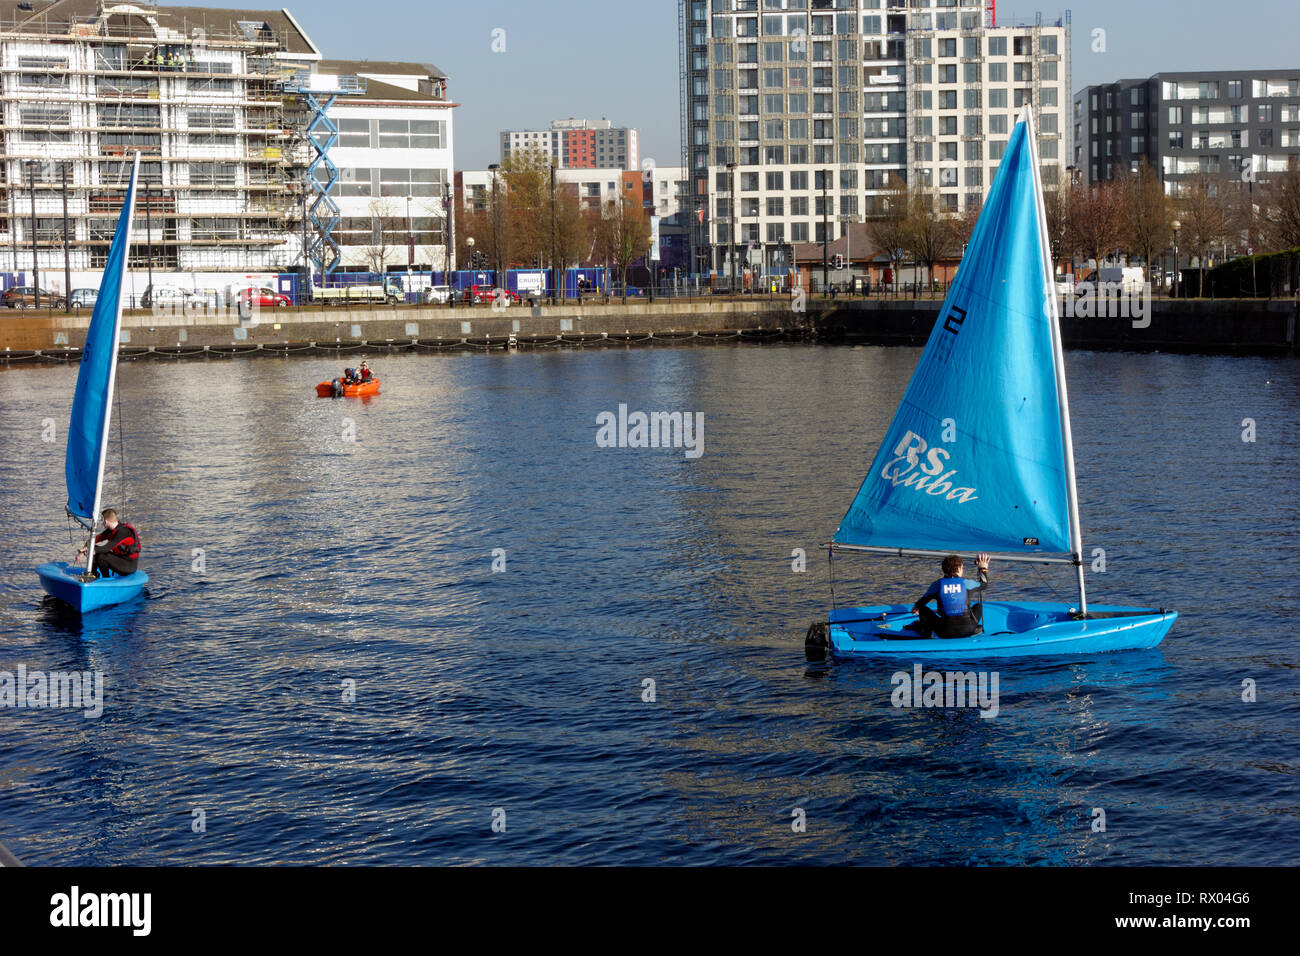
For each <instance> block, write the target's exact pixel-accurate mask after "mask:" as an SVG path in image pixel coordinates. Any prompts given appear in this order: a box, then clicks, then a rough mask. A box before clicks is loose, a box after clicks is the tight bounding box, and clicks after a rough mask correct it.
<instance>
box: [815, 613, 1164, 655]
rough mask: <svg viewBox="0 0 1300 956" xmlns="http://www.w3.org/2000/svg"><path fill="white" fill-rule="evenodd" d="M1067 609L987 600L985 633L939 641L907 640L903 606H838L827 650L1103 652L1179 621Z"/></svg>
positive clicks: (1153, 638) (1157, 637)
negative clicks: (1074, 616) (1074, 613)
mask: <svg viewBox="0 0 1300 956" xmlns="http://www.w3.org/2000/svg"><path fill="white" fill-rule="evenodd" d="M1071 610H1072V607H1071V606H1070V605H1068V604H1055V603H1046V602H1030V601H1024V602H1019V601H1018V602H1002V601H996V602H995V601H987V602H985V604H984V633H983V634H976V635H975V636H973V637H962V638H949V639H943V640H940V639H936V638H910V639H909V638H908V637H907V634H908V631H906V630H904V628H905V627H906V625H908V624H911V623H913V622H914V621H916V614H914V613H913V612H912V611H911V610H910V609H909V608H908V607H907V606H906V605H902V604H892V605H880V606H877V607H856V608H842V609H839V610H836V611H832V612H831V615H830V618H829V621H830V624H829V626H828V627H827V631H826V637H827V640H828V648H827V649H828V650H829V651H830V654H831V656H832V657H834V658H835V659H837V660H845V659H849V658H855V657H867V658H871V657H875V658H882V657H883V658H900V657H907V658H925V659H927V660H930V659H949V660H951V659H963V660H970V659H975V658H982V657H1040V656H1045V655H1053V654H1070V655H1080V654H1082V655H1090V654H1105V653H1108V652H1110V651H1128V650H1137V649H1141V648H1148V647H1155V646H1156V645H1157V644H1159V643H1160V642H1161V641H1162V640H1164V637H1165V635H1166V634H1168V633H1169V629H1170V628H1171V627H1173V624H1174V621H1175V620H1177V618H1178V612H1177V611H1165V610H1156V609H1154V608H1131V607H1115V606H1110V605H1100V606H1096V607H1090V608H1089V614H1090V615H1091V614H1094V613H1095V614H1099V615H1113V616H1109V617H1097V618H1093V617H1089V618H1088V620H1084V621H1076V620H1071V619H1070V612H1071ZM810 646H811V644H810Z"/></svg>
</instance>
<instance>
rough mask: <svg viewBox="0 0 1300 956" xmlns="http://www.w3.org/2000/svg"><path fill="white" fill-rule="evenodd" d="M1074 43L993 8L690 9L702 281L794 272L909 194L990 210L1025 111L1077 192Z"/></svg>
mask: <svg viewBox="0 0 1300 956" xmlns="http://www.w3.org/2000/svg"><path fill="white" fill-rule="evenodd" d="M1069 37H1070V25H1069V19H1068V15H1067V16H1066V17H1065V18H1063V19H1061V20H1053V21H1051V22H1044V20H1043V19H1042V18H1041V17H1039V16H1035V17H1034V18H1033V19H1032V20H1031V21H1029V22H1023V23H1015V24H1002V23H998V22H997V21H996V19H995V15H994V12H993V8H992V5H991V4H989V5H986V4H984V3H982V2H979V0H913V2H912V3H910V5H908V6H906V7H904V6H902V5H901V3H899V4H895V3H890V2H887V0H761V3H760V0H681V3H680V6H679V47H680V55H681V66H682V142H683V164H684V165H685V166H686V167H687V169H688V170H689V176H688V178H687V183H686V192H685V195H684V198H683V205H684V207H685V208H686V211H687V213H688V216H689V217H690V218H693V219H694V226H693V229H694V236H693V245H694V246H695V249H696V256H695V268H696V269H699V270H702V271H707V270H709V269H713V270H716V271H717V272H718V273H719V274H727V273H728V271H729V268H730V266H731V262H730V257H731V256H732V255H738V256H740V257H741V258H742V260H743V265H744V266H746V267H751V268H752V267H755V266H758V267H760V268H762V269H763V270H764V271H774V272H776V271H783V270H785V269H788V268H790V266H791V252H792V247H793V244H794V243H803V242H810V241H813V242H821V241H822V240H823V235H827V234H828V235H829V240H832V241H833V240H834V239H836V238H838V237H839V236H840V235H842V234H843V232H844V226H845V225H846V224H847V223H849V222H854V221H859V220H861V219H862V218H863V217H864V216H865V215H866V214H868V213H869V211H870V210H871V209H872V207H873V203H877V202H879V201H880V200H881V198H882V197H883V196H884V194H886V193H887V192H888V191H889V188H890V185H891V183H892V182H894V181H895V180H896V179H897V180H899V181H902V182H906V183H909V184H913V185H919V186H924V187H928V188H932V189H934V190H935V192H936V195H937V196H938V201H939V203H940V206H941V208H943V209H945V210H947V211H949V212H951V213H954V214H956V213H960V212H962V211H964V210H966V209H968V208H970V207H971V206H972V205H973V204H974V205H977V204H978V203H979V202H980V201H981V200H982V197H983V194H984V191H985V190H986V189H987V188H988V186H989V184H990V182H991V181H992V175H993V173H994V171H995V170H996V168H997V164H998V161H999V160H1000V159H1001V155H1002V150H1003V149H1004V148H1005V146H1006V142H1007V139H1008V137H1009V134H1010V130H1011V127H1012V126H1013V125H1014V121H1015V116H1016V114H1017V113H1018V112H1019V109H1020V107H1021V106H1023V105H1025V104H1030V105H1032V106H1033V108H1034V109H1035V111H1036V114H1037V121H1038V128H1039V150H1040V155H1041V157H1042V160H1043V178H1044V182H1045V184H1046V185H1048V186H1051V185H1052V184H1054V183H1057V182H1061V181H1063V180H1064V178H1065V177H1064V169H1065V165H1066V163H1068V161H1069V160H1068V157H1069V154H1070V150H1069V143H1068V135H1069V132H1070V127H1069V124H1068V123H1066V122H1065V118H1064V113H1065V111H1066V110H1067V109H1068V101H1069V90H1070V79H1069V78H1070V62H1069ZM733 199H734V202H733Z"/></svg>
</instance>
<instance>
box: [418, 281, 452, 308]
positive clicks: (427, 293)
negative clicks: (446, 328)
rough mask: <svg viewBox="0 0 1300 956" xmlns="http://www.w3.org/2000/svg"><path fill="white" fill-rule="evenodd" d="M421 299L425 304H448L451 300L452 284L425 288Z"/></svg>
mask: <svg viewBox="0 0 1300 956" xmlns="http://www.w3.org/2000/svg"><path fill="white" fill-rule="evenodd" d="M421 301H422V302H423V303H424V304H425V305H446V304H447V303H448V302H450V301H451V286H449V285H431V286H429V288H427V289H425V290H424V294H423V295H422V296H421Z"/></svg>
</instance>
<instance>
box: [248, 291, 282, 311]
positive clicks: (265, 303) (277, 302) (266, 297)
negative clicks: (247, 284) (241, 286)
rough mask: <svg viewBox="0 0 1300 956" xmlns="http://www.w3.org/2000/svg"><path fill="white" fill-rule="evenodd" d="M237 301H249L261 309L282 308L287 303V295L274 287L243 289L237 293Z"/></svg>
mask: <svg viewBox="0 0 1300 956" xmlns="http://www.w3.org/2000/svg"><path fill="white" fill-rule="evenodd" d="M239 301H240V302H241V303H243V302H251V303H252V304H253V305H256V306H257V307H258V308H261V309H266V308H272V309H275V308H280V309H282V308H284V307H285V306H287V305H288V304H289V297H288V296H287V295H281V294H280V293H278V292H276V291H275V290H274V289H266V288H262V289H245V290H244V291H243V292H241V293H239Z"/></svg>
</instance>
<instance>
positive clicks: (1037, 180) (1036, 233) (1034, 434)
mask: <svg viewBox="0 0 1300 956" xmlns="http://www.w3.org/2000/svg"><path fill="white" fill-rule="evenodd" d="M830 548H831V552H832V556H833V555H834V554H836V553H850V552H863V553H876V554H895V555H913V556H933V557H936V558H938V557H943V556H944V555H946V554H949V553H958V554H965V555H970V554H973V553H976V552H980V551H984V552H990V553H992V554H993V557H994V559H995V560H999V561H1024V562H1031V563H1041V564H1069V565H1073V566H1074V567H1075V570H1076V573H1077V575H1078V588H1079V599H1078V601H1077V603H1074V604H1065V603H1050V602H1023V601H985V602H983V622H982V624H983V632H982V633H979V634H976V635H974V636H971V637H964V638H935V637H922V636H920V635H919V634H917V633H916V632H915V631H914V630H912V629H910V627H909V625H912V624H915V623H916V621H917V614H916V612H915V611H913V610H912V608H911V606H910V605H900V604H891V605H876V606H869V607H853V608H837V609H835V610H833V611H832V612H831V613H830V615H829V617H828V621H827V622H826V623H818V624H814V625H813V627H812V628H810V629H809V632H808V637H807V640H806V643H807V645H808V649H809V650H810V651H814V650H815V651H818V652H820V653H824V652H825V651H827V650H829V652H830V654H831V656H832V657H835V658H853V657H891V656H908V657H919V656H925V657H930V658H941V659H954V658H978V657H1005V656H1022V655H1043V654H1094V653H1099V652H1103V651H1117V650H1127V649H1132V648H1145V647H1154V646H1155V645H1157V644H1159V643H1160V641H1161V640H1163V638H1164V636H1165V634H1167V633H1168V631H1169V629H1170V627H1172V626H1173V623H1174V620H1175V619H1176V618H1177V617H1178V615H1177V613H1176V612H1174V611H1168V610H1164V609H1157V608H1132V607H1117V606H1110V605H1106V606H1091V607H1090V606H1089V605H1088V603H1087V594H1086V590H1085V584H1084V568H1083V542H1082V535H1081V533H1080V530H1079V504H1078V494H1077V490H1076V485H1075V474H1074V448H1073V443H1072V440H1071V435H1070V409H1069V399H1068V397H1067V394H1066V386H1065V362H1064V357H1063V353H1062V348H1061V334H1060V326H1059V317H1058V303H1057V296H1056V292H1055V285H1054V269H1053V266H1052V256H1051V250H1050V244H1049V241H1048V235H1047V217H1046V210H1045V206H1044V203H1043V185H1042V179H1041V172H1040V167H1039V163H1038V147H1037V139H1036V136H1035V133H1034V120H1033V115H1032V113H1031V111H1030V109H1029V107H1025V108H1024V110H1023V111H1022V112H1021V114H1020V116H1019V118H1018V120H1017V124H1016V127H1015V129H1014V130H1013V131H1012V134H1011V137H1010V139H1009V141H1008V143H1007V147H1006V152H1005V153H1004V155H1003V158H1002V162H1001V164H1000V165H999V167H998V172H997V175H996V177H995V178H994V180H993V185H992V186H991V187H990V189H989V193H988V197H987V198H986V200H985V203H984V207H983V209H982V211H981V212H980V216H979V220H978V221H977V223H976V225H975V229H974V231H973V232H972V234H971V238H970V242H969V243H968V245H967V249H966V254H965V255H964V256H963V258H962V262H961V268H960V269H959V270H958V272H957V275H956V278H955V279H954V280H953V282H952V285H951V287H950V289H949V292H948V296H947V298H946V299H945V301H944V303H943V307H942V309H941V310H940V312H939V316H938V320H937V321H936V322H935V326H934V330H933V332H932V333H931V335H930V338H929V340H928V342H927V343H926V346H925V351H924V352H923V353H922V355H921V360H920V363H919V364H918V365H917V368H916V371H915V373H914V374H913V376H912V381H911V383H910V384H909V385H908V387H907V391H906V393H905V394H904V396H903V400H902V403H901V404H900V406H899V408H898V411H897V413H896V414H895V416H894V420H893V423H892V424H891V425H890V427H889V430H888V431H887V432H886V433H885V438H884V441H883V442H882V443H881V446H880V449H879V451H878V453H877V454H876V457H875V460H874V461H873V463H872V465H871V470H870V471H869V472H868V473H867V476H866V478H865V479H864V480H863V482H862V487H861V489H860V490H859V491H858V494H857V497H856V498H855V499H854V501H853V503H852V505H851V506H850V507H849V510H848V513H847V514H846V515H845V516H844V519H843V521H842V522H841V523H840V526H839V529H838V530H837V531H836V532H835V537H834V540H833V541H832V543H831V545H830Z"/></svg>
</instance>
